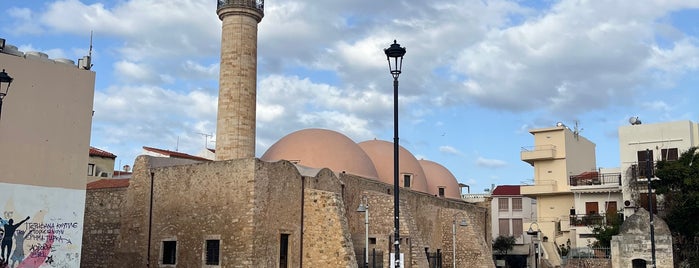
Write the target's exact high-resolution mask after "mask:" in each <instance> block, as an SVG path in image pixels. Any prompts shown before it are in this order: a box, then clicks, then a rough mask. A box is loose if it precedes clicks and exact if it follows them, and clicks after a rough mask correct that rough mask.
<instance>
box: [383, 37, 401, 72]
mask: <svg viewBox="0 0 699 268" xmlns="http://www.w3.org/2000/svg"><path fill="white" fill-rule="evenodd" d="M383 52H384V53H386V59H387V60H388V69H389V70H390V71H391V75H392V76H393V78H394V79H398V76H399V75H400V73H401V69H402V68H403V56H404V55H405V48H404V47H401V46H400V44H398V42H397V41H396V40H393V44H391V46H390V47H389V48H386V49H384V50H383Z"/></svg>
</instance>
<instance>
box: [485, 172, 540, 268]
mask: <svg viewBox="0 0 699 268" xmlns="http://www.w3.org/2000/svg"><path fill="white" fill-rule="evenodd" d="M520 187H521V186H520V185H499V186H497V187H495V189H493V191H492V192H491V197H492V200H491V206H490V207H491V222H492V223H493V224H492V226H491V228H492V234H493V236H492V239H493V240H495V239H496V238H497V237H498V236H513V237H514V238H515V246H514V248H513V249H512V251H511V252H510V253H509V255H516V256H522V258H525V259H526V258H529V257H530V256H532V257H533V256H534V255H533V254H534V250H533V245H534V244H533V242H534V241H533V239H532V237H531V236H530V235H527V234H526V230H528V228H529V226H525V223H530V222H534V221H536V219H537V215H536V199H532V198H529V197H526V196H523V195H522V194H521V193H520ZM531 261H532V260H531V259H530V260H529V261H526V260H525V261H524V262H523V263H530V262H531Z"/></svg>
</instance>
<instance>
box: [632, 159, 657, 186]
mask: <svg viewBox="0 0 699 268" xmlns="http://www.w3.org/2000/svg"><path fill="white" fill-rule="evenodd" d="M655 164H656V163H655V162H653V164H651V167H650V177H651V178H652V177H654V176H655ZM647 170H648V165H647V164H646V162H645V161H641V162H638V163H637V164H633V165H631V167H630V168H629V171H630V173H631V181H632V182H643V183H645V182H646V176H648V174H646V173H647ZM627 174H628V173H627Z"/></svg>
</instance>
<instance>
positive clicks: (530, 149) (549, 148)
mask: <svg viewBox="0 0 699 268" xmlns="http://www.w3.org/2000/svg"><path fill="white" fill-rule="evenodd" d="M534 151H556V145H553V144H546V145H538V146H525V147H522V152H534Z"/></svg>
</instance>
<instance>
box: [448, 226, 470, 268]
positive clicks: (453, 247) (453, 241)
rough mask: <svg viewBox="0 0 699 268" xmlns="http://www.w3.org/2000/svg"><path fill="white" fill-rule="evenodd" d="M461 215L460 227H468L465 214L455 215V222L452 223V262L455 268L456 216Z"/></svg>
mask: <svg viewBox="0 0 699 268" xmlns="http://www.w3.org/2000/svg"><path fill="white" fill-rule="evenodd" d="M459 214H461V219H460V221H459V226H468V222H466V218H464V213H463V212H456V213H454V220H453V221H452V222H451V253H452V256H451V260H452V263H453V266H452V267H453V268H456V216H459Z"/></svg>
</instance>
